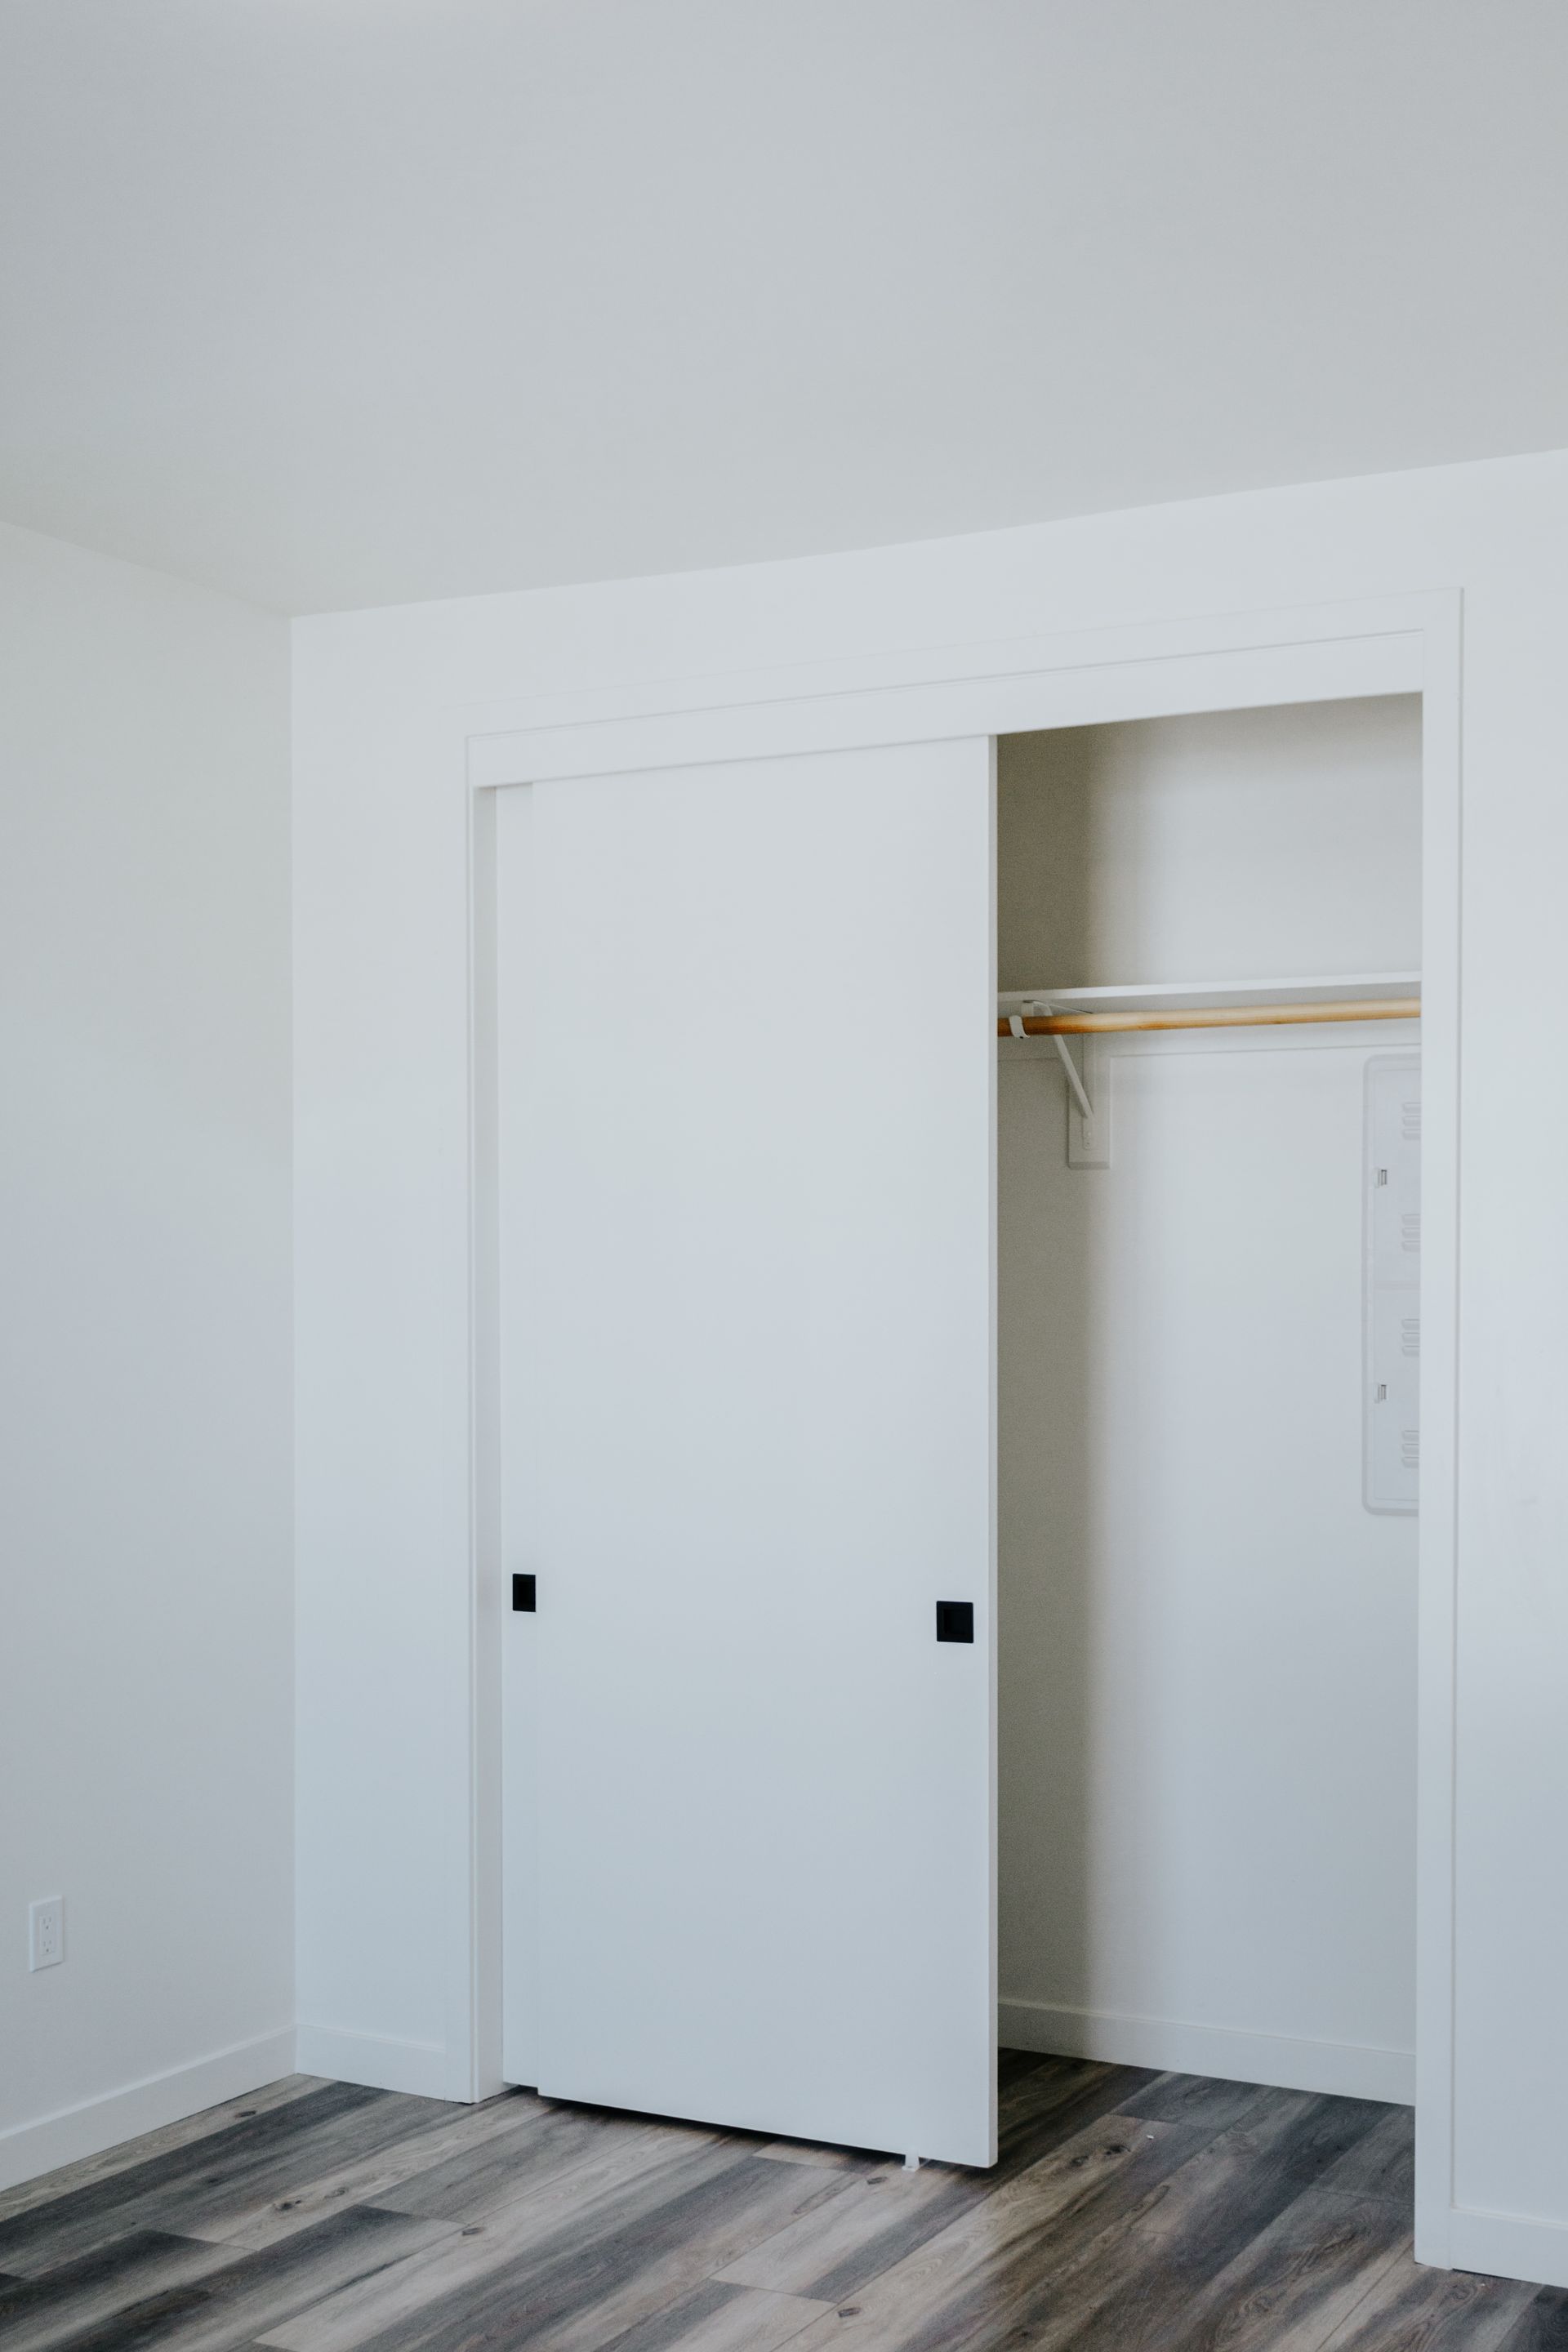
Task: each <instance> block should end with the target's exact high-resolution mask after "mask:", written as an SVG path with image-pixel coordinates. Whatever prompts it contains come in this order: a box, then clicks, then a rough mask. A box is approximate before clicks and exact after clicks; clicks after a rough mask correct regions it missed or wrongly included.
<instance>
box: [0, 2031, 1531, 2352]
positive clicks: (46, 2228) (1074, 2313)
mask: <svg viewBox="0 0 1568 2352" xmlns="http://www.w3.org/2000/svg"><path fill="white" fill-rule="evenodd" d="M1001 2082H1002V2154H1001V2161H1000V2163H999V2164H998V2165H997V2167H996V2168H995V2170H994V2172H990V2173H973V2172H963V2171H959V2170H956V2169H953V2168H949V2167H946V2166H943V2165H930V2166H926V2167H924V2168H922V2169H921V2170H920V2171H918V2172H913V2173H906V2172H905V2171H904V2170H903V2169H902V2168H901V2166H900V2164H899V2163H898V2162H897V2161H896V2160H892V2159H889V2158H886V2157H878V2156H876V2155H873V2154H869V2153H867V2152H865V2151H862V2150H858V2149H851V2148H837V2147H812V2146H809V2145H806V2144H805V2143H803V2142H799V2141H779V2140H764V2139H761V2138H758V2137H754V2136H751V2135H748V2134H745V2133H742V2132H721V2131H709V2130H703V2129H701V2128H700V2127H698V2126H689V2125H682V2124H671V2123H665V2122H659V2121H655V2120H650V2119H649V2118H648V2117H647V2116H629V2115H622V2114H617V2113H613V2112H609V2111H606V2110H605V2109H603V2108H588V2107H572V2106H564V2105H558V2104H556V2103H554V2102H552V2101H547V2100H542V2099H538V2098H535V2097H533V2096H532V2095H531V2094H529V2093H527V2092H522V2091H517V2092H510V2093H508V2094H506V2095H503V2096H502V2097H500V2098H497V2099H492V2100H490V2101H489V2103H488V2104H487V2105H484V2106H481V2107H458V2106H448V2105H443V2104H442V2103H441V2102H439V2101H437V2100H434V2099H417V2098H409V2097H404V2096H401V2095H397V2094H395V2093H391V2092H384V2091H365V2090H360V2089H357V2088H355V2087H353V2085H351V2084H342V2083H324V2082H319V2081H315V2080H312V2079H310V2078H308V2077H302V2076H295V2077H292V2078H291V2079H289V2081H287V2082H283V2083H278V2084H272V2085H271V2086H270V2087H269V2088H268V2090H266V2091H263V2092H257V2093H253V2094H252V2095H250V2096H248V2097H247V2098H244V2099H240V2100H237V2101H235V2102H234V2103H232V2104H231V2105H226V2106H223V2107H216V2108H212V2109H210V2110H209V2111H208V2112H207V2113H206V2114H205V2115H202V2116H193V2117H191V2118H190V2119H189V2120H187V2121H186V2122H184V2123H180V2124H174V2125H171V2126H169V2127H168V2128H167V2129H166V2130H163V2131H160V2132H153V2133H151V2134H149V2135H148V2136H147V2137H145V2138H143V2139H141V2140H133V2141H131V2142H129V2143H128V2144H127V2145H125V2146H124V2147H118V2148H115V2149H113V2150H112V2151H110V2153H109V2154H107V2155H104V2156H100V2157H93V2158H88V2159H86V2160H85V2161H84V2162H82V2163H80V2164H77V2165H72V2166H69V2167H68V2168H66V2169H65V2170H63V2171H60V2172H57V2173H54V2174H51V2175H50V2176H49V2177H48V2178H47V2179H43V2180H36V2181H31V2182H28V2183H27V2184H26V2186H25V2187H23V2188H20V2189H12V2190H10V2191H8V2192H5V2194H3V2195H0V2344H3V2345H4V2346H5V2352H45V2347H49V2352H130V2347H139V2352H140V2347H156V2352H228V2347H257V2346H262V2345H265V2346H268V2347H279V2352H351V2347H353V2352H358V2347H367V2352H476V2347H486V2352H505V2347H514V2346H515V2347H522V2346H526V2347H529V2352H612V2347H613V2352H773V2347H775V2346H780V2345H785V2344H787V2345H789V2346H791V2347H795V2352H821V2347H826V2346H828V2345H832V2346H835V2347H844V2352H938V2347H941V2352H965V2347H1002V2346H1007V2347H1024V2346H1028V2347H1031V2352H1038V2347H1058V2346H1059V2347H1068V2346H1070V2347H1075V2352H1079V2347H1094V2348H1095V2352H1133V2347H1151V2352H1152V2347H1159V2352H1216V2347H1224V2352H1255V2347H1257V2352H1261V2347H1268V2352H1317V2347H1330V2346H1331V2347H1334V2352H1395V2347H1398V2348H1399V2352H1415V2347H1420V2352H1483V2347H1484V2352H1545V2347H1548V2346H1559V2347H1560V2346H1562V2345H1563V2344H1564V2342H1568V2292H1564V2291H1561V2290H1557V2289H1551V2288H1541V2289H1537V2288H1534V2287H1530V2286H1521V2285H1516V2284H1511V2283H1510V2282H1507V2281H1504V2280H1500V2279H1486V2278H1478V2277H1474V2276H1471V2275H1469V2274H1468V2273H1461V2272H1442V2271H1429V2270H1420V2269H1417V2268H1416V2266H1415V2263H1414V2262H1413V2261H1412V2259H1411V2253H1410V2194H1411V2190H1410V2178H1411V2170H1410V2115H1409V2112H1408V2110H1407V2109H1405V2108H1402V2107H1384V2106H1376V2105H1371V2104H1367V2103H1363V2102H1362V2101H1359V2100H1353V2099H1332V2098H1318V2097H1312V2096H1309V2095H1306V2094H1303V2093H1297V2092H1289V2091H1267V2090H1257V2089H1254V2088H1252V2087H1250V2086H1249V2085H1247V2084H1239V2083H1220V2082H1210V2081H1206V2080H1203V2079H1199V2078H1197V2077H1194V2076H1190V2075H1182V2074H1148V2073H1145V2072H1143V2071H1142V2070H1140V2069H1138V2068H1136V2067H1129V2066H1104V2065H1090V2064H1082V2063H1078V2062H1076V2061H1072V2060H1068V2059H1061V2058H1037V2057H1032V2056H1028V2055H1026V2054H1025V2053H1018V2052H1006V2051H1005V2052H1004V2053H1002V2060H1001Z"/></svg>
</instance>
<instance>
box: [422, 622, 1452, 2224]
mask: <svg viewBox="0 0 1568 2352" xmlns="http://www.w3.org/2000/svg"><path fill="white" fill-rule="evenodd" d="M1461 613H1462V607H1461V598H1460V595H1459V593H1458V591H1457V590H1440V591H1435V592H1431V593H1421V594H1413V595H1408V596H1401V597H1391V598H1382V599H1377V600H1373V601H1369V602H1364V603H1357V604H1331V605H1314V606H1310V607H1308V608H1306V609H1304V610H1296V611H1282V612H1281V611H1273V612H1254V613H1241V614H1218V615H1215V616H1214V617H1212V618H1209V619H1203V620H1195V621H1194V620H1183V621H1169V622H1161V621H1154V622H1149V623H1146V624H1143V625H1140V626H1138V627H1135V628H1120V629H1102V630H1094V631H1089V632H1084V633H1081V634H1078V635H1065V636H1056V637H1050V638H1046V639H1035V640H1021V641H1020V640H1015V641H1010V642H1007V643H1003V644H992V645H986V646H948V647H939V648H934V649H931V650H926V651H915V652H910V653H902V654H889V655H887V656H880V657H879V658H876V659H872V660H860V661H854V662H845V663H832V664H823V665H817V666H816V667H810V668H801V669H794V670H769V671H752V672H747V673H742V674H740V675H731V676H729V677H719V678H712V679H696V680H691V681H689V682H685V683H679V684H674V685H666V684H655V685H648V684H642V685H632V686H628V687H626V688H621V689H618V690H616V691H613V692H601V693H594V694H584V695H576V696H552V697H549V698H532V699H522V698H519V699H516V700H509V701H506V702H501V703H495V704H491V705H488V706H483V707H479V708H470V709H468V710H467V711H465V712H464V713H463V715H462V719H461V721H460V725H459V728H458V733H459V736H460V740H461V765H462V770H463V774H464V780H465V798H466V802H467V808H468V840H469V882H470V921H469V942H470V954H469V970H470V1013H471V1017H470V1041H471V1103H472V1118H471V1137H470V1146H471V1150H470V1175H471V1200H472V1215H471V1220H470V1232H471V1236H472V1246H471V1249H470V1267H471V1281H472V1292H471V1300H470V1328H471V1331H472V1334H473V1358H472V1363H473V1389H472V1413H471V1426H472V1430H473V1439H474V1443H473V1467H474V1484H473V1510H472V1514H471V1524H472V1529H473V1544H472V1561H471V1588H470V1612H469V1616H470V1625H469V1657H470V1673H471V1692H470V1697H471V1712H470V1719H469V1737H468V1754H469V1774H468V1800H469V1801H468V1818H467V1821H466V1822H465V1823H463V1824H462V1825H461V1828H460V1831H459V1833H458V1837H457V1839H456V1842H455V1844H456V1850H458V1852H460V1857H461V1869H462V1886H461V1899H460V1901H459V1902H458V1905H457V1906H456V1917H457V1919H458V1931H457V1933H456V1935H455V1938H454V1948H453V1978H452V1989H451V1994H450V1999H449V2006H450V2009H451V2012H452V2018H453V2024H454V2026H455V2028H456V2029H457V2033H456V2036H455V2038H456V2040H457V2042H458V2046H460V2047H464V2048H466V2049H467V2050H468V2053H469V2062H470V2074H469V2083H470V2089H469V2095H471V2096H483V2095H486V2094H487V2093H488V2092H489V2091H490V2090H491V2089H493V2088H495V2087H496V2086H497V2085H498V2084H499V2082H500V2071H499V2068H500V2060H499V2053H500V1673H499V1656H500V1639H499V1635H500V1622H501V1588H500V1577H501V1562H500V1528H499V1524H498V1521H499V1514H498V1510H497V1507H496V1501H495V1494H496V1486H497V1480H496V1472H495V1446H496V1434H495V1429H496V1420H495V1400H496V1395H497V1391H498V1386H499V1370H498V1344H497V1318H496V1295H497V1284H496V1279H495V1271H496V1261H495V1242H494V1227H495V1214H494V1204H495V1187H496V1166H495V1131H494V1098H495V1077H494V1055H495V1035H494V1030H495V982H494V952H495V940H494V919H495V917H494V881H495V875H494V852H493V838H494V803H493V800H492V798H491V795H492V794H493V793H494V792H495V791H496V790H497V789H498V788H501V787H504V786H506V785H509V784H517V783H529V782H539V781H542V780H543V779H545V778H560V777H574V776H590V775H596V774H609V773H615V772H623V773H624V772H635V771H637V770H639V769H645V768H646V769H657V768H662V767H673V766H689V765H692V764H695V763H699V762H701V761H718V760H741V759H764V758H768V757H771V756H777V755H781V754H784V753H788V752H794V751H818V750H820V751H831V750H840V749H849V748H852V747H854V746H858V745H867V744H875V743H899V742H912V741H920V740H932V739H937V738H942V737H950V736H958V735H975V734H989V735H1003V734H1017V733H1024V732H1028V731H1032V730H1038V729H1043V728H1056V727H1073V726H1086V725H1092V724H1105V723H1109V722H1111V721H1114V720H1119V719H1145V718H1155V717H1167V716H1171V715H1173V714H1176V713H1179V712H1195V711H1205V710H1224V709H1259V708H1267V707H1268V706H1271V705H1283V704H1289V703H1297V702H1318V701H1333V700H1342V699H1346V698H1354V697H1359V696H1364V695H1377V694H1402V693H1413V692H1418V693H1420V694H1421V695H1422V697H1423V730H1422V743H1423V751H1422V862H1423V881H1422V970H1423V990H1422V1024H1421V1028H1422V1071H1423V1144H1422V1195H1423V1199H1422V1286H1423V1297H1422V1368H1421V1373H1422V1412H1421V1421H1422V1448H1421V1453H1422V1459H1421V1514H1420V1568H1419V1635H1418V1666H1417V1676H1418V1731H1417V1759H1416V1822H1417V1828H1416V1839H1417V1856H1416V2057H1415V2073H1416V2216H1415V2231H1416V2240H1415V2242H1416V2253H1417V2256H1418V2258H1419V2259H1420V2260H1421V2261H1423V2262H1425V2263H1434V2264H1437V2265H1439V2266H1447V2264H1448V2263H1449V2262H1450V2259H1451V2255H1450V2244H1451V2217H1452V2211H1453V2204H1454V2194H1453V2148H1454V2117H1453V2088H1454V2082H1453V2077H1454V2068H1453V2042H1454V1969H1453V1945H1454V1747H1455V1707H1454V1691H1455V1663H1456V1621H1455V1597H1456V1525H1457V1497H1456V1465H1457V1444H1456V1434H1457V1432H1456V1421H1457V1410H1458V1139H1459V979H1460V921H1459V898H1460V866H1459V842H1460V734H1459V718H1460V627H1461ZM456 749H457V746H456V745H454V750H456ZM757 980H761V981H765V975H755V976H753V983H754V982H755V981H757Z"/></svg>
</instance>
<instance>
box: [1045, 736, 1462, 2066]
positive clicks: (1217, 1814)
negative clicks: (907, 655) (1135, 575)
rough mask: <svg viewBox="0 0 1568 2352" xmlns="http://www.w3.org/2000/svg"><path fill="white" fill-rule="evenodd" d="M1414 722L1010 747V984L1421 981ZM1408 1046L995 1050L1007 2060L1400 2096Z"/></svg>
mask: <svg viewBox="0 0 1568 2352" xmlns="http://www.w3.org/2000/svg"><path fill="white" fill-rule="evenodd" d="M1419 826H1420V709H1419V703H1418V702H1417V701H1416V700H1415V698H1390V699H1386V700H1381V701H1365V702H1357V703H1344V704H1330V705H1316V706H1310V707H1306V708H1302V709H1290V710H1272V711H1254V712H1237V713H1218V714H1213V715H1205V716H1204V717H1201V718H1197V719H1169V720H1158V721H1150V722H1143V723H1140V724H1138V725H1129V726H1123V727H1108V728H1100V729H1085V730H1071V731H1064V732H1062V733H1059V734H1055V735H1043V736H1033V737H1019V738H1016V739H1012V740H1005V741H1004V743H1003V746H1002V752H1001V759H1000V763H999V897H1000V940H999V956H1000V964H1001V981H1002V985H1003V986H1004V987H1009V988H1023V987H1029V986H1033V985H1039V986H1042V987H1047V986H1050V985H1058V986H1067V985H1097V984H1098V985H1104V984H1110V983H1114V982H1136V981H1180V980H1183V979H1187V980H1194V981H1196V980H1205V979H1216V980H1217V979H1231V980H1235V979H1245V978H1248V977H1254V978H1259V979H1262V978H1268V977H1281V978H1282V977H1287V976H1289V975H1292V974H1300V975H1302V976H1328V975H1331V974H1336V973H1352V972H1356V971H1362V972H1371V971H1391V970H1399V969H1405V970H1408V969H1415V968H1417V967H1418V966H1419V962H1420V952H1419V887H1420V853H1419ZM1414 1037H1415V1028H1414V1026H1413V1025H1405V1024H1391V1025H1390V1026H1388V1027H1386V1028H1385V1027H1383V1026H1379V1027H1378V1028H1376V1029H1373V1028H1366V1029H1362V1030H1356V1031H1350V1030H1339V1029H1311V1030H1302V1031H1292V1032H1288V1033H1284V1032H1273V1033H1270V1032H1268V1031H1261V1032H1258V1031H1254V1032H1247V1033H1242V1034H1228V1035H1221V1034H1213V1033H1207V1034H1205V1033H1187V1034H1173V1035H1169V1036H1158V1037H1153V1036H1135V1037H1128V1038H1126V1039H1121V1040H1117V1041H1116V1042H1115V1044H1114V1045H1113V1046H1112V1047H1111V1049H1110V1054H1109V1056H1108V1060H1107V1064H1106V1067H1107V1070H1108V1072H1109V1077H1110V1088H1111V1093H1112V1097H1113V1101H1112V1113H1111V1120H1112V1135H1113V1144H1112V1166H1111V1167H1110V1169H1109V1170H1105V1171H1100V1170H1074V1169H1069V1168H1068V1166H1067V1164H1066V1154H1065V1118H1066V1111H1065V1100H1064V1087H1063V1081H1062V1077H1061V1075H1060V1071H1059V1067H1058V1064H1057V1062H1056V1057H1055V1055H1054V1051H1053V1049H1052V1048H1051V1047H1050V1045H1047V1044H1045V1043H1031V1044H1027V1045H1005V1046H1004V1047H1003V1048H1002V1051H1001V1060H1002V1073H1001V1081H1000V1087H999V1102H1000V1109H999V1120H1000V1184H1001V1215H1000V1298H1001V1308H1000V1313H1001V1379H1000V1446H1001V1464H1000V1537H1001V1563H1000V1577H1001V1589H1000V1612H1001V1613H1000V1672H1001V1839H1002V1851H1001V1905H1002V1915H1001V1990H1002V1998H1003V2006H1002V2020H1001V2032H1002V2038H1003V2040H1004V2041H1005V2042H1015V2043H1022V2044H1024V2045H1026V2046H1034V2047H1037V2048H1041V2049H1054V2050H1068V2051H1079V2052H1082V2053H1085V2054H1089V2055H1097V2056H1103V2057H1108V2058H1114V2059H1120V2060H1123V2061H1126V2062H1130V2063H1143V2064H1153V2065H1161V2066H1171V2067H1177V2068H1184V2069H1190V2070H1193V2071H1201V2072H1206V2073H1211V2074H1226V2075H1231V2076H1235V2077H1238V2078H1242V2079H1252V2080H1258V2081H1266V2082H1279V2083H1284V2084H1294V2085H1300V2087H1304V2088H1312V2089H1324V2090H1337V2091H1344V2092H1348V2093H1352V2094H1359V2095H1370V2096H1380V2097H1407V2096H1409V2095H1410V2084H1411V2062H1410V2053H1411V2051H1412V2049H1413V2044H1414V2018H1413V2010H1414V1976H1415V1926H1414V1885H1413V1880H1414V1863H1415V1819H1414V1806H1415V1521H1414V1519H1410V1518H1391V1517H1373V1516H1372V1515H1371V1514H1369V1513H1368V1512H1366V1511H1365V1510H1364V1509H1363V1506H1362V1499H1361V1496H1362V1476H1361V1442H1362V1402H1361V1401H1362V1361H1361V1346H1362V1327H1361V1270H1362V1242H1361V1231H1362V1097H1363V1076H1364V1070H1365V1065H1366V1062H1367V1059H1368V1057H1369V1055H1372V1054H1374V1053H1378V1052H1384V1051H1387V1050H1389V1049H1390V1047H1391V1046H1394V1045H1405V1044H1407V1043H1408V1042H1411V1041H1412V1040H1413V1039H1414Z"/></svg>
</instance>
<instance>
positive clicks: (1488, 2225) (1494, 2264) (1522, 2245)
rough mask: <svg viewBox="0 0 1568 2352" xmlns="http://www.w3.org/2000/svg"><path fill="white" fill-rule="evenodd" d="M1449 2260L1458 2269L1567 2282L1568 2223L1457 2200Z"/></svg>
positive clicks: (1537, 2282)
mask: <svg viewBox="0 0 1568 2352" xmlns="http://www.w3.org/2000/svg"><path fill="white" fill-rule="evenodd" d="M1448 2260H1449V2262H1450V2263H1452V2265H1453V2267H1454V2268H1455V2270H1457V2271H1484V2272H1486V2273H1489V2275H1490V2276H1491V2277H1493V2278H1512V2279H1524V2280H1525V2281H1527V2282H1528V2284H1531V2285H1532V2286H1568V2225H1564V2224H1563V2222H1561V2221H1530V2220H1527V2219H1526V2218H1525V2217H1524V2216H1523V2215H1522V2214H1515V2213H1483V2212H1480V2211H1479V2210H1477V2209H1476V2208H1475V2207H1473V2206H1468V2205H1456V2206H1455V2207H1454V2209H1453V2210H1452V2212H1451V2213H1450V2214H1449V2216H1448Z"/></svg>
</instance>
